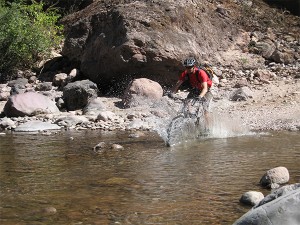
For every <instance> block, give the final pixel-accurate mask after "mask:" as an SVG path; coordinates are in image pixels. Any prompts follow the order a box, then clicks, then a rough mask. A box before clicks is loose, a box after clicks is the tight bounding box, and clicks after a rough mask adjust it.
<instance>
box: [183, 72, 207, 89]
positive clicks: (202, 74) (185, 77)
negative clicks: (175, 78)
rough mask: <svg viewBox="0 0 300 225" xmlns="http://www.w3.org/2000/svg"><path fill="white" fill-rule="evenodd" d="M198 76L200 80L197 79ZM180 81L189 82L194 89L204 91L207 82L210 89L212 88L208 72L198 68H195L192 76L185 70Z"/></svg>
mask: <svg viewBox="0 0 300 225" xmlns="http://www.w3.org/2000/svg"><path fill="white" fill-rule="evenodd" d="M197 76H198V78H197ZM179 80H181V81H186V80H189V82H190V85H191V86H192V87H193V88H198V89H199V90H202V89H203V87H202V83H203V82H207V86H208V88H210V87H211V85H212V80H211V79H209V77H208V75H207V74H206V72H205V71H204V70H201V69H198V68H195V69H194V72H193V73H192V74H188V73H187V71H186V70H185V71H184V72H182V73H181V75H180V77H179ZM199 81H200V82H199Z"/></svg>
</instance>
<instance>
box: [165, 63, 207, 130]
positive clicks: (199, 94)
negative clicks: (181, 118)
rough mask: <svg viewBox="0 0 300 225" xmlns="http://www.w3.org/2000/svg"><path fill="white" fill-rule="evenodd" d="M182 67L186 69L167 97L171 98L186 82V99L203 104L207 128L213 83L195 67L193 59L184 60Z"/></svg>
mask: <svg viewBox="0 0 300 225" xmlns="http://www.w3.org/2000/svg"><path fill="white" fill-rule="evenodd" d="M183 66H185V68H186V69H185V70H184V71H183V72H182V73H181V75H180V77H179V80H178V81H177V83H176V84H175V86H174V87H173V88H172V92H171V93H170V94H169V97H171V98H172V97H173V96H174V93H176V92H177V91H178V89H179V87H180V86H181V85H182V84H183V83H184V82H185V81H188V84H189V88H188V90H189V94H188V96H187V98H186V99H191V98H193V99H196V98H197V100H200V101H201V102H202V103H203V108H204V116H205V121H206V125H207V126H208V125H209V112H210V103H211V101H212V99H213V95H212V93H211V91H210V88H211V87H212V85H213V82H212V80H211V79H210V78H209V76H208V74H207V73H206V72H205V71H204V70H202V69H199V68H197V67H196V60H195V59H194V58H187V59H185V60H184V62H183Z"/></svg>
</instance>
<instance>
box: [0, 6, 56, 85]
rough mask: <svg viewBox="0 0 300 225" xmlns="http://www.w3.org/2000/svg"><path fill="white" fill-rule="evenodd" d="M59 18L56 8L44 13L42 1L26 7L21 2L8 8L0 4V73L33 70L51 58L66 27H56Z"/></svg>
mask: <svg viewBox="0 0 300 225" xmlns="http://www.w3.org/2000/svg"><path fill="white" fill-rule="evenodd" d="M2 2H3V1H2ZM58 18H59V15H58V14H57V12H56V11H55V10H54V9H49V8H48V9H47V10H46V11H44V10H43V3H42V2H40V3H37V2H35V1H32V4H30V5H26V4H25V3H22V1H21V2H19V3H16V2H13V3H9V4H8V5H6V6H4V5H3V4H1V1H0V72H1V73H6V74H7V73H9V72H10V71H12V70H14V69H16V68H31V67H32V66H33V65H34V63H36V62H37V61H39V60H41V59H42V58H45V57H47V56H49V53H50V49H51V48H55V47H57V46H58V45H59V43H60V42H61V40H62V37H61V36H60V35H59V33H60V31H61V29H62V28H61V27H60V26H57V25H56V24H57V21H58ZM2 80H3V77H2Z"/></svg>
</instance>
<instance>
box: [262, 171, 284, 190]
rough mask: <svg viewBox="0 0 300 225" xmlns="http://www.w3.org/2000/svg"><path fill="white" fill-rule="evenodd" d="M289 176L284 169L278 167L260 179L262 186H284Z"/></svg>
mask: <svg viewBox="0 0 300 225" xmlns="http://www.w3.org/2000/svg"><path fill="white" fill-rule="evenodd" d="M289 179H290V174H289V171H288V169H287V168H286V167H283V166H279V167H276V168H273V169H270V170H268V171H267V172H266V173H265V174H264V175H263V176H262V178H261V179H260V184H261V185H262V186H270V187H272V185H279V184H285V183H287V182H288V181H289Z"/></svg>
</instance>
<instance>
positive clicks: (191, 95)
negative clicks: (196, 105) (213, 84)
mask: <svg viewBox="0 0 300 225" xmlns="http://www.w3.org/2000/svg"><path fill="white" fill-rule="evenodd" d="M199 95H200V90H199V89H198V88H191V89H189V94H188V96H187V97H186V98H187V99H190V98H197V97H199Z"/></svg>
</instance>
